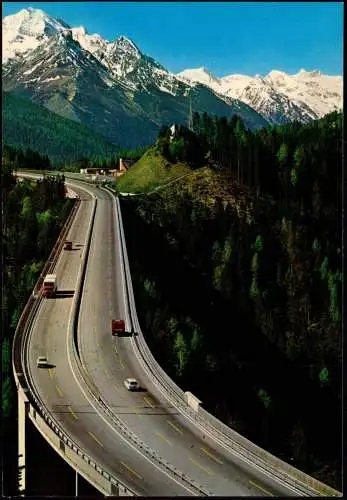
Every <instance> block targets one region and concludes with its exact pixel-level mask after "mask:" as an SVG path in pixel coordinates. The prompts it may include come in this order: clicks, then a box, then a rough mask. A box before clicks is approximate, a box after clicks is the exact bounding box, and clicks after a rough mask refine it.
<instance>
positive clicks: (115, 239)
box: [29, 181, 293, 496]
mask: <svg viewBox="0 0 347 500" xmlns="http://www.w3.org/2000/svg"><path fill="white" fill-rule="evenodd" d="M69 183H70V181H69ZM71 184H72V185H73V189H74V190H76V191H77V192H79V194H80V196H81V198H82V200H83V201H82V203H81V207H80V209H79V211H78V213H77V216H76V219H75V221H74V223H73V225H72V227H71V230H70V232H69V235H68V237H67V239H70V240H72V241H73V246H74V249H73V250H72V251H63V252H62V254H61V256H60V257H59V260H58V263H57V266H56V271H55V272H56V273H57V276H58V290H65V291H72V290H75V288H76V279H77V274H78V269H79V263H80V257H81V254H82V250H83V245H84V244H85V238H86V233H87V228H88V224H89V220H90V215H91V208H92V203H91V199H92V198H91V195H90V194H88V193H86V192H85V191H84V190H83V189H82V186H81V185H80V187H81V190H79V189H78V187H76V186H78V185H79V183H78V182H75V181H71ZM88 190H89V191H91V192H93V193H95V195H96V196H97V198H98V204H97V208H96V216H95V224H94V230H93V236H92V242H91V248H90V254H89V260H88V265H87V272H86V277H85V283H84V287H83V294H82V302H81V310H80V317H79V325H78V342H79V350H80V353H81V357H82V361H83V363H84V364H85V366H86V367H87V370H88V372H89V375H90V377H91V378H92V380H93V382H94V384H95V385H96V386H97V388H98V390H99V392H100V394H101V395H102V397H103V399H104V400H105V401H106V402H107V403H108V405H109V407H110V408H111V409H112V411H113V412H114V413H115V414H116V415H117V416H118V417H119V418H120V419H121V420H122V421H123V422H124V423H125V424H126V425H127V426H128V428H129V429H131V430H132V431H133V432H134V433H135V434H136V435H137V436H138V437H139V438H140V439H141V440H142V441H143V442H145V443H146V444H147V445H148V446H150V447H151V448H152V449H153V450H155V451H156V452H157V454H158V455H160V456H161V457H162V458H164V459H165V460H166V461H167V462H169V463H170V464H172V465H173V466H175V467H176V468H177V469H178V470H179V471H181V472H184V473H185V474H186V476H188V477H189V478H191V479H193V480H194V481H195V482H197V483H198V484H200V485H201V486H202V487H203V488H204V490H206V491H207V492H210V494H213V495H223V496H225V495H227V496H235V495H237V496H238V495H241V496H259V495H260V496H263V495H266V496H268V495H271V496H272V495H275V496H287V495H293V492H292V491H291V490H290V489H288V488H286V487H285V486H281V485H279V484H278V483H277V482H275V481H274V480H272V479H271V477H270V476H269V477H267V476H266V475H264V474H263V473H262V472H260V471H257V470H256V469H255V468H254V467H252V466H249V465H247V464H246V463H245V462H243V461H242V460H240V459H238V458H237V457H235V456H234V455H232V454H230V453H227V452H226V451H225V450H223V449H222V448H221V447H220V446H218V445H217V444H215V443H214V442H213V441H212V440H210V439H208V438H207V437H205V436H203V435H202V434H201V433H200V432H199V431H198V430H197V429H196V428H195V427H194V426H193V425H191V424H189V423H187V421H186V420H185V419H184V418H183V417H182V416H181V415H180V414H178V413H177V411H176V410H175V409H174V408H173V407H172V406H171V405H170V403H169V402H168V401H166V400H165V399H164V398H163V396H162V394H161V393H160V392H159V391H158V390H157V389H156V387H155V386H154V385H153V383H152V382H151V380H150V379H149V378H148V376H147V374H146V373H145V372H144V371H143V370H142V368H141V366H140V365H139V364H138V362H137V359H136V356H135V353H134V350H133V343H132V342H133V341H132V338H131V337H122V338H114V337H112V336H111V333H110V320H111V319H112V318H124V317H125V314H124V311H125V299H124V293H123V286H124V283H123V280H122V273H121V272H120V270H121V261H120V247H119V234H118V231H117V224H116V214H115V203H114V199H113V197H112V195H111V194H110V193H108V192H106V191H104V190H101V189H97V188H94V187H88ZM139 251H141V250H140V249H139ZM72 300H73V299H72V298H71V297H64V298H56V299H47V300H44V301H43V302H42V304H41V306H40V309H39V312H38V314H37V317H36V320H35V323H34V325H33V328H32V331H31V338H30V344H29V370H30V372H31V377H32V380H33V381H34V384H35V387H36V390H37V392H38V394H39V395H40V397H41V399H42V401H43V402H44V403H45V405H46V407H47V409H49V410H50V411H51V412H52V413H53V414H54V417H55V419H57V421H58V422H59V424H60V425H61V426H62V427H63V428H64V430H65V432H66V433H68V434H69V435H70V436H71V438H72V439H73V440H75V442H76V443H77V444H78V445H79V446H80V447H81V449H83V450H84V451H85V452H86V453H88V454H89V455H90V456H91V457H92V458H93V460H94V461H95V462H96V463H98V464H99V465H100V466H101V467H103V468H104V470H106V471H108V472H109V473H110V474H114V475H115V476H116V477H118V478H119V480H120V481H123V482H124V483H125V484H127V485H128V486H129V487H130V488H132V489H134V490H135V491H136V492H137V493H138V494H139V495H143V496H177V495H184V496H186V495H194V490H193V489H191V490H190V491H189V489H187V487H186V486H184V485H183V484H182V483H180V481H179V480H176V479H175V478H174V477H173V476H171V474H170V473H166V472H165V471H163V470H162V469H161V468H160V467H157V466H155V465H153V464H152V463H151V462H150V461H149V460H148V459H146V458H144V457H143V456H142V455H141V454H140V453H139V452H138V451H137V450H136V449H134V448H133V447H132V446H131V445H129V444H127V443H126V442H125V441H124V439H123V438H121V437H120V435H119V434H118V433H117V431H116V430H115V429H114V428H113V424H112V422H110V421H108V420H107V418H106V417H105V416H102V415H101V412H100V411H99V410H98V409H96V408H95V407H94V406H93V405H92V404H91V403H90V402H89V401H88V399H87V398H86V396H85V395H84V392H83V391H82V390H81V386H80V385H79V383H77V382H76V380H75V377H74V375H73V373H72V370H71V366H70V363H69V357H68V355H67V345H68V343H67V331H68V324H69V313H70V310H71V306H72ZM38 355H46V356H47V358H48V360H49V362H51V363H52V364H53V365H55V367H53V368H51V369H49V370H42V369H38V368H37V367H36V358H37V356H38ZM128 376H135V377H136V378H138V380H139V381H140V383H141V386H142V387H143V388H145V392H138V393H129V392H128V391H127V390H126V389H125V388H124V386H123V380H124V379H125V378H126V377H128Z"/></svg>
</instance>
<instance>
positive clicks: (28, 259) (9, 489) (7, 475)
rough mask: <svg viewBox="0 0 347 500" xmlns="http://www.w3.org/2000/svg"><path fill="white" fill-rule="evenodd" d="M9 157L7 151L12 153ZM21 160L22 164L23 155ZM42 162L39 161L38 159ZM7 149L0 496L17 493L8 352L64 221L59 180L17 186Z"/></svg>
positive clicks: (66, 202)
mask: <svg viewBox="0 0 347 500" xmlns="http://www.w3.org/2000/svg"><path fill="white" fill-rule="evenodd" d="M12 153H13V151H12ZM24 160H25V161H27V159H26V158H25V155H24ZM42 161H44V160H43V159H42ZM13 168H14V164H13V161H12V160H11V157H10V155H9V152H8V149H6V150H5V151H3V155H2V171H1V195H2V200H3V205H2V206H3V214H2V220H3V222H2V259H3V260H2V262H3V269H2V280H3V282H2V325H1V331H2V426H1V427H2V430H1V443H2V453H3V457H4V460H3V466H4V470H3V476H2V479H3V488H4V489H3V492H4V494H5V495H11V496H13V495H16V494H17V490H16V488H17V479H18V471H17V465H18V457H17V453H18V444H17V391H16V387H15V383H14V380H13V375H12V363H11V359H12V358H11V349H12V341H13V336H14V332H15V329H16V325H17V322H18V319H19V317H20V315H21V312H22V310H23V308H24V306H25V304H26V302H27V300H28V298H29V295H30V293H31V291H32V289H33V287H34V285H35V283H36V281H37V279H38V277H39V275H40V272H41V270H42V268H43V265H44V263H45V261H46V259H47V257H48V255H49V253H50V251H51V249H52V247H53V245H54V243H55V241H56V239H57V237H58V234H59V232H60V229H61V227H62V225H63V223H64V221H65V219H66V217H67V216H68V214H69V212H70V210H71V208H72V203H73V201H72V200H70V199H67V198H65V185H64V177H63V176H57V177H55V178H50V177H45V178H44V179H43V180H41V181H29V180H24V181H23V182H19V181H18V180H16V178H15V177H14V176H13V173H12V171H13Z"/></svg>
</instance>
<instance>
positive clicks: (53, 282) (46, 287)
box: [42, 274, 57, 297]
mask: <svg viewBox="0 0 347 500" xmlns="http://www.w3.org/2000/svg"><path fill="white" fill-rule="evenodd" d="M56 292H57V275H56V274H47V275H46V277H45V279H44V280H43V285H42V295H43V297H55V294H56Z"/></svg>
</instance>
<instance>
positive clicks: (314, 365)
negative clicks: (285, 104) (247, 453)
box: [122, 113, 343, 490]
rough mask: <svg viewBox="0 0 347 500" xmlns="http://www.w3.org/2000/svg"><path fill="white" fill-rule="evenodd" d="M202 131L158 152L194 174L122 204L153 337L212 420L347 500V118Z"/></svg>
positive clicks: (211, 126)
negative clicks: (346, 482) (345, 156)
mask: <svg viewBox="0 0 347 500" xmlns="http://www.w3.org/2000/svg"><path fill="white" fill-rule="evenodd" d="M194 130H195V132H196V136H195V138H194V140H193V141H192V140H191V137H192V132H190V131H187V130H186V129H184V128H178V129H177V130H176V133H175V136H174V137H171V132H170V131H169V130H168V129H163V130H162V131H161V134H160V137H159V138H158V141H157V145H156V147H157V148H158V149H159V150H160V151H161V152H162V153H163V154H164V155H165V156H166V157H167V158H168V159H170V162H172V164H174V162H176V161H180V162H182V161H188V162H190V163H191V166H193V167H195V168H196V170H195V172H193V174H192V175H189V176H188V177H186V178H185V179H182V180H179V181H177V182H175V183H173V184H172V185H170V186H169V187H168V188H167V189H163V190H162V191H159V192H158V193H156V194H153V195H150V196H148V197H141V198H137V199H134V198H128V199H123V200H122V212H123V218H124V223H125V235H126V239H127V246H128V251H129V257H130V260H131V268H132V276H133V280H134V288H135V290H134V291H135V297H136V304H137V309H138V312H139V313H140V324H141V326H142V329H143V331H144V334H145V337H146V339H147V340H148V343H149V345H150V347H151V349H152V351H153V353H154V354H155V356H156V358H157V360H158V361H159V362H160V364H161V365H162V366H163V368H165V370H166V371H167V372H168V373H170V375H171V376H172V377H173V378H174V379H175V380H176V382H177V383H178V384H179V385H180V386H181V387H182V388H183V389H184V390H191V391H192V392H193V393H194V394H196V395H197V396H198V397H199V399H201V400H202V402H203V406H204V407H205V408H207V409H208V410H210V411H211V412H212V413H214V414H215V415H216V416H218V417H219V418H221V419H222V420H223V421H224V422H226V423H227V424H229V425H230V426H232V427H233V428H234V429H236V430H238V431H239V432H241V433H242V434H244V435H245V436H247V437H248V438H249V439H251V440H253V441H255V442H256V443H257V444H259V445H260V446H262V447H264V448H266V449H267V450H269V451H271V452H273V453H274V454H276V455H277V456H279V457H281V458H283V459H284V460H286V461H288V462H290V463H292V464H294V465H295V466H297V467H298V468H300V469H302V470H304V471H305V472H307V473H309V474H312V475H314V476H315V477H317V478H319V479H321V480H322V481H324V482H326V483H328V484H330V485H331V486H334V487H336V488H337V489H340V490H341V488H342V485H341V465H342V463H341V442H342V430H341V429H342V421H341V416H342V406H341V359H342V346H341V339H342V335H341V311H342V296H341V295H342V291H341V285H342V269H343V267H342V233H341V231H342V228H341V219H342V218H341V214H342V210H341V208H342V207H341V201H342V169H341V165H342V115H341V114H337V113H332V114H330V115H328V116H326V117H325V118H323V119H321V120H318V121H315V122H312V123H311V124H309V125H300V124H293V125H287V126H282V127H272V128H270V129H263V130H260V131H257V132H250V131H247V130H245V128H244V127H243V125H242V122H241V121H240V120H239V119H237V118H232V119H231V120H227V119H223V118H222V119H216V118H210V117H208V116H207V115H204V116H198V115H195V116H194ZM192 148H193V151H192ZM195 148H197V149H198V150H199V155H198V156H196V155H195V154H194V149H195ZM204 165H205V166H204ZM200 167H202V168H200ZM144 242H146V244H143V243H144Z"/></svg>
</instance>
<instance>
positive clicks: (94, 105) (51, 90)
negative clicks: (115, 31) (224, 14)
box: [2, 8, 342, 147]
mask: <svg viewBox="0 0 347 500" xmlns="http://www.w3.org/2000/svg"><path fill="white" fill-rule="evenodd" d="M2 29H3V45H2V46H3V49H2V50H3V54H2V56H3V65H2V79H3V89H4V90H5V91H8V92H12V93H15V94H18V95H20V96H21V97H27V98H29V99H31V100H32V101H34V102H36V103H38V104H41V105H43V106H44V107H46V108H47V109H49V110H50V111H53V112H55V113H57V114H59V115H61V116H63V117H65V118H69V119H71V120H74V121H76V122H79V123H81V124H83V125H86V126H87V127H89V128H90V129H92V130H94V131H96V132H98V133H101V134H102V135H104V136H105V137H106V138H107V139H108V140H110V141H111V142H113V143H116V144H121V145H122V146H124V147H137V146H142V145H147V144H149V143H151V142H153V140H154V139H155V138H156V136H157V134H158V131H159V129H160V127H161V126H162V125H168V124H171V123H184V124H187V123H188V119H189V114H190V111H191V110H192V111H198V112H205V111H206V112H207V113H209V114H215V115H217V116H223V115H225V116H233V115H234V114H237V115H239V116H240V117H241V118H242V119H243V121H244V123H245V125H246V126H247V127H249V128H251V129H254V128H259V127H264V126H267V125H268V124H282V123H286V122H290V121H293V120H298V121H301V122H308V121H310V120H312V119H316V118H318V117H320V116H323V115H324V114H326V113H328V112H330V111H332V110H334V109H340V108H342V77H341V76H327V75H321V74H320V73H319V72H318V71H315V72H306V71H304V70H301V71H300V72H299V73H298V74H297V75H287V74H286V73H283V72H279V71H272V72H270V73H269V74H268V75H267V76H266V77H264V78H263V77H261V76H259V75H256V76H255V77H248V76H244V75H230V76H227V77H223V78H217V77H214V76H213V75H211V74H210V73H208V71H207V70H205V69H204V68H198V69H193V70H185V71H183V72H181V73H179V74H173V73H170V72H169V71H167V70H166V69H165V68H164V67H163V66H162V65H161V64H159V63H158V62H157V61H155V60H154V59H153V58H151V57H149V56H147V55H145V54H143V53H142V52H141V51H140V49H139V48H138V47H137V46H136V45H135V43H134V42H133V41H131V40H129V39H128V38H127V37H124V36H121V37H118V38H117V39H116V40H114V41H112V42H109V41H107V40H105V39H103V38H102V37H101V36H100V35H97V34H94V35H89V34H88V33H87V32H86V30H85V29H84V28H83V27H77V28H74V27H70V26H69V25H68V24H67V23H65V22H64V21H62V20H60V19H54V18H52V17H50V16H48V15H47V14H45V13H44V12H43V11H42V10H39V9H32V8H28V9H23V10H21V11H19V12H18V13H17V14H14V15H11V16H7V17H5V18H4V19H3V20H2Z"/></svg>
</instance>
